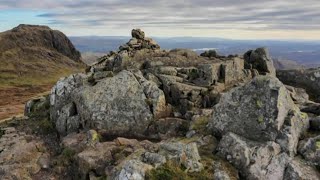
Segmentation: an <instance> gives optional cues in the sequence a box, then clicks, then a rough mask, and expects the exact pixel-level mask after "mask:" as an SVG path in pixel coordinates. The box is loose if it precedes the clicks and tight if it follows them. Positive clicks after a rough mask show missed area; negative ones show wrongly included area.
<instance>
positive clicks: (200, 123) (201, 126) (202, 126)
mask: <svg viewBox="0 0 320 180" xmlns="http://www.w3.org/2000/svg"><path fill="white" fill-rule="evenodd" d="M208 122H209V118H208V117H207V116H201V117H199V118H198V119H196V121H195V122H194V123H193V124H192V125H191V129H193V130H197V131H201V130H206V129H207V124H208Z"/></svg>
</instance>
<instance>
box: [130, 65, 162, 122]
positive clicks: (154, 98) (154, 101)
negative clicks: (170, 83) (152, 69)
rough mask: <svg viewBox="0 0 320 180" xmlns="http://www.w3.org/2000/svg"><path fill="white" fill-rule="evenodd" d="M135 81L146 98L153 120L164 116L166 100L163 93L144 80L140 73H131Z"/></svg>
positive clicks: (155, 85) (150, 82) (153, 84)
mask: <svg viewBox="0 0 320 180" xmlns="http://www.w3.org/2000/svg"><path fill="white" fill-rule="evenodd" d="M133 73H134V75H135V77H136V79H137V80H138V82H139V83H140V85H141V87H142V88H143V92H144V94H145V95H146V97H147V102H148V105H149V106H150V107H151V109H152V113H153V115H154V118H156V119H158V118H162V117H165V116H166V112H167V111H166V110H167V106H166V98H165V95H164V92H163V91H162V90H160V89H159V88H158V85H157V84H156V83H154V82H152V81H148V80H147V79H145V78H144V76H143V75H142V73H141V71H135V72H133Z"/></svg>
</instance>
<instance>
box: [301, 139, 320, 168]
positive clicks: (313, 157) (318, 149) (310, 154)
mask: <svg viewBox="0 0 320 180" xmlns="http://www.w3.org/2000/svg"><path fill="white" fill-rule="evenodd" d="M298 151H299V153H300V154H301V155H302V156H303V157H304V158H305V159H306V160H308V161H309V162H311V163H312V164H314V165H317V166H319V162H320V136H316V137H314V138H309V139H305V140H302V141H300V143H299V148H298Z"/></svg>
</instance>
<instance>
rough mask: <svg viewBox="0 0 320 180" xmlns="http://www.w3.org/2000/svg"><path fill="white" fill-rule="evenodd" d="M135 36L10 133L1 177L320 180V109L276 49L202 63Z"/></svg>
mask: <svg viewBox="0 0 320 180" xmlns="http://www.w3.org/2000/svg"><path fill="white" fill-rule="evenodd" d="M131 34H132V38H131V39H130V40H129V41H128V43H126V44H123V45H121V46H120V47H119V49H118V50H117V51H112V52H110V53H108V54H107V55H105V56H103V57H101V58H99V59H98V60H97V62H96V63H95V64H93V65H92V66H91V67H89V68H87V69H86V72H84V73H79V74H73V75H70V76H68V77H64V78H61V79H60V80H59V81H58V82H57V83H56V84H55V86H54V87H53V88H52V90H51V92H50V95H49V96H47V97H42V98H36V99H32V100H30V101H29V102H28V103H27V104H26V107H25V117H23V118H15V119H12V120H11V121H8V122H7V123H4V124H1V131H0V137H1V138H0V145H1V146H0V148H1V149H0V177H2V178H4V179H90V180H94V179H114V180H143V179H151V180H167V179H168V180H170V179H186V180H190V179H194V180H196V179H221V180H229V179H232V180H233V179H249V180H251V179H252V180H255V179H265V180H289V179H290V180H295V179H296V180H300V179H305V180H312V179H314V180H316V179H319V178H320V174H319V168H320V166H319V159H320V144H319V143H320V131H319V130H320V118H319V116H320V104H318V103H316V102H314V101H313V100H314V98H315V94H312V95H311V96H310V98H311V99H309V94H308V93H309V92H310V91H309V87H304V84H303V83H299V85H298V84H297V87H295V83H291V84H290V85H289V83H287V81H283V82H282V81H281V80H282V79H284V78H283V77H284V76H285V73H286V72H287V71H283V72H278V73H277V75H278V76H279V77H280V80H279V79H278V78H277V77H276V70H275V68H274V66H273V62H272V59H271V58H270V56H269V53H268V50H267V49H266V48H258V49H256V50H250V51H248V52H247V53H245V54H244V55H243V56H242V55H241V56H239V55H230V56H227V57H225V56H220V55H218V53H217V52H216V51H214V50H211V51H207V52H204V53H202V54H201V55H198V54H197V53H195V52H193V51H191V50H188V49H172V50H162V49H161V48H160V46H159V45H158V44H157V43H156V42H155V41H154V40H153V39H151V38H148V37H146V34H145V33H144V32H143V31H142V30H140V29H134V30H132V33H131ZM290 75H292V72H290V71H289V72H288V76H290ZM314 75H315V76H316V74H314ZM309 79H310V82H311V81H313V82H316V79H314V78H309ZM313 79H314V80H313ZM284 83H285V84H284ZM315 86H316V85H315ZM303 88H306V89H307V91H306V90H304V89H303Z"/></svg>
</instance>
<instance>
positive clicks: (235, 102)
mask: <svg viewBox="0 0 320 180" xmlns="http://www.w3.org/2000/svg"><path fill="white" fill-rule="evenodd" d="M308 123H309V122H308V116H307V114H305V113H301V112H300V111H299V109H298V108H297V107H296V106H295V105H294V103H293V101H292V99H291V97H290V95H289V93H288V92H287V90H286V87H285V86H284V85H283V84H282V83H281V82H280V81H279V80H278V79H277V78H275V77H272V76H259V77H256V78H255V79H253V80H252V81H251V82H250V83H248V84H246V85H245V86H242V87H237V88H234V89H232V90H231V91H229V92H227V93H225V94H224V95H223V96H222V97H221V98H220V102H219V103H218V104H217V105H216V106H215V107H214V109H213V114H212V117H211V120H210V122H209V128H210V129H211V130H212V131H213V133H214V134H216V135H218V136H223V135H224V134H226V133H228V132H233V133H236V134H238V135H240V136H243V137H245V138H248V139H250V140H254V141H259V142H265V141H276V140H277V142H278V143H280V145H281V147H282V148H283V149H284V150H286V151H289V152H290V153H293V154H295V152H296V147H297V144H298V140H299V137H300V134H301V133H302V132H303V131H304V130H306V129H307V128H308Z"/></svg>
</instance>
